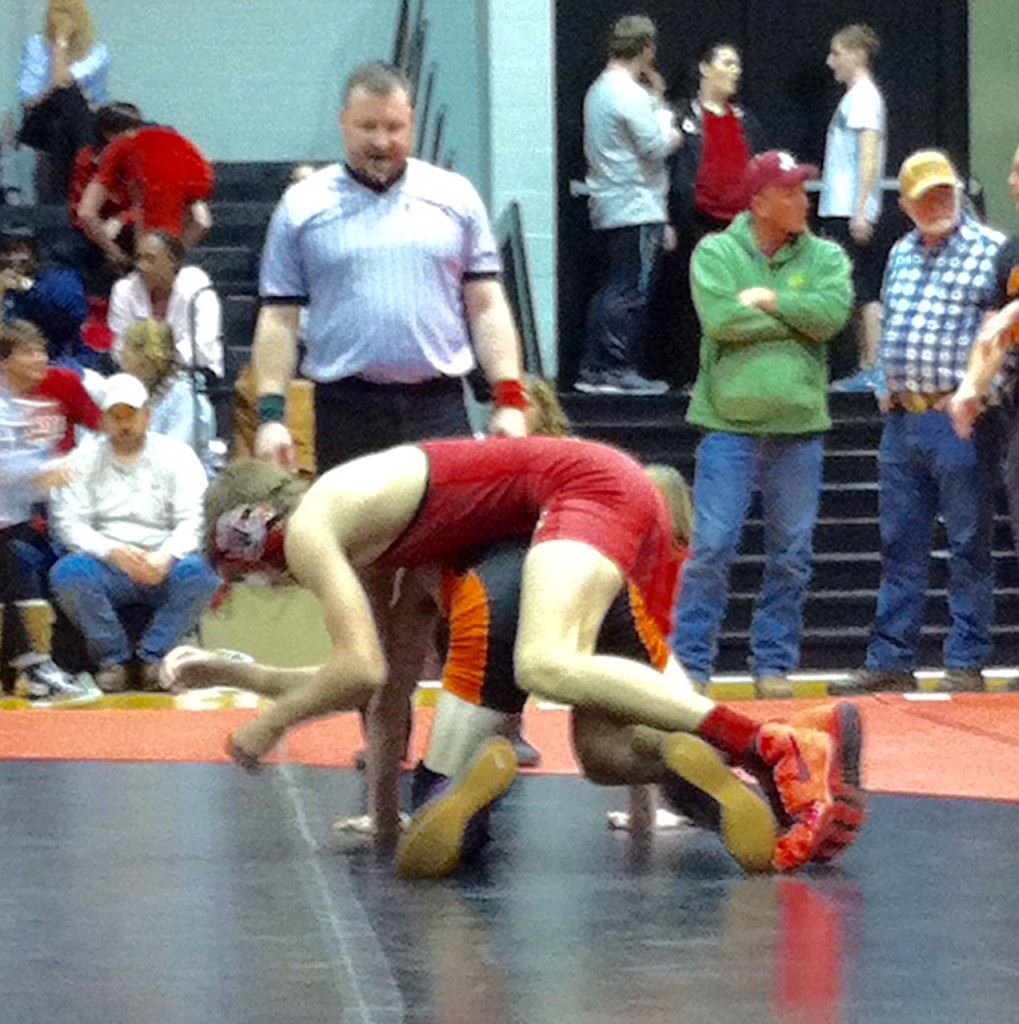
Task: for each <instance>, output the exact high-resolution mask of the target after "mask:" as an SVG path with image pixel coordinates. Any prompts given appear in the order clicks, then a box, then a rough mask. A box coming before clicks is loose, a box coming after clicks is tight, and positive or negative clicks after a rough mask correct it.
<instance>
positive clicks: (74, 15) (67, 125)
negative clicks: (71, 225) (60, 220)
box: [18, 0, 110, 202]
mask: <svg viewBox="0 0 1019 1024" xmlns="http://www.w3.org/2000/svg"><path fill="white" fill-rule="evenodd" d="M95 36H96V31H95V24H94V23H93V21H92V14H91V12H90V11H89V9H88V7H87V6H86V4H85V3H84V2H83V0H50V2H49V4H47V7H46V20H45V25H44V30H43V32H42V33H40V34H38V35H34V36H30V37H29V38H28V39H27V40H26V41H25V45H24V47H23V49H22V52H21V70H20V72H19V74H18V95H19V97H20V99H21V103H22V106H23V108H24V112H25V115H24V120H23V122H22V126H21V131H20V133H19V135H18V141H19V142H21V143H22V144H23V145H25V146H30V147H31V148H32V149H35V150H37V151H38V152H39V153H41V154H45V156H44V159H43V161H42V163H41V166H40V168H39V170H40V173H39V189H38V191H39V198H40V200H42V201H44V202H45V201H53V200H59V199H63V198H65V197H66V196H67V188H68V181H69V178H70V174H71V167H72V165H73V163H74V155H75V153H77V151H78V150H79V149H80V148H81V147H82V146H86V145H88V144H89V143H90V142H91V141H92V138H93V134H94V131H95V115H94V114H93V108H94V107H95V106H96V105H97V104H100V103H104V102H105V101H106V76H107V73H108V71H109V66H110V52H109V49H108V48H107V47H106V45H105V44H104V43H100V42H97V41H96V37H95Z"/></svg>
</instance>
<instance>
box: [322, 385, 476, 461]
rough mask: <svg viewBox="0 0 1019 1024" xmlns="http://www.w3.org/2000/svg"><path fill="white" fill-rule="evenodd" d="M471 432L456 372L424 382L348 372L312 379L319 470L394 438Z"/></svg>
mask: <svg viewBox="0 0 1019 1024" xmlns="http://www.w3.org/2000/svg"><path fill="white" fill-rule="evenodd" d="M470 434H471V428H470V423H469V421H468V419H467V410H466V408H465V406H464V393H463V382H462V381H461V380H460V378H459V377H441V378H438V379H436V380H430V381H425V382H424V383H422V384H374V383H370V382H369V381H364V380H358V379H357V378H355V377H348V378H346V379H344V380H338V381H332V382H330V383H327V384H316V385H315V460H316V464H317V467H318V471H319V473H324V472H325V471H326V470H327V469H332V467H333V466H338V465H339V464H340V463H341V462H347V461H348V460H349V459H354V458H357V457H358V456H359V455H367V454H368V453H370V452H377V451H382V450H383V449H385V448H392V447H393V446H395V445H398V444H412V443H413V442H415V441H427V440H428V439H429V438H433V437H470Z"/></svg>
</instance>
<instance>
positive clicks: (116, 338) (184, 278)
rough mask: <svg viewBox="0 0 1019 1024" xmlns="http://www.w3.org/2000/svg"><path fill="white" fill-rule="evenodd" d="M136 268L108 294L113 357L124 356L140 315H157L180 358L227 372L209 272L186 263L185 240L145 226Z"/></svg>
mask: <svg viewBox="0 0 1019 1024" xmlns="http://www.w3.org/2000/svg"><path fill="white" fill-rule="evenodd" d="M136 252H137V256H136V258H135V267H136V268H137V269H136V270H134V271H133V272H132V273H130V274H128V275H127V277H122V278H121V279H120V280H119V281H118V282H117V283H116V284H115V285H114V286H113V291H112V292H111V293H110V309H109V313H108V317H107V319H108V322H109V326H110V330H111V331H112V332H113V357H114V359H116V360H117V361H118V362H120V361H121V353H122V351H123V348H124V335H125V333H126V332H127V329H128V327H130V326H131V324H133V323H135V322H136V321H138V320H159V321H162V322H163V323H166V324H168V325H169V327H170V330H171V331H172V332H173V340H174V345H175V348H176V352H177V362H178V363H179V364H180V365H181V366H183V367H186V368H187V369H191V368H199V369H208V370H211V371H212V372H213V373H214V374H215V375H216V376H217V377H222V376H223V340H222V336H221V335H222V310H221V308H220V303H219V296H218V295H217V294H216V292H215V291H214V290H213V288H212V281H211V280H210V279H209V275H208V274H206V273H205V271H204V270H202V269H201V267H185V266H184V265H183V264H184V253H185V249H184V245H183V243H182V242H181V240H180V239H179V238H177V237H176V236H175V235H172V234H170V232H168V231H161V230H160V231H146V232H145V233H144V234H143V235H141V236H140V237H139V238H138V241H137V243H136Z"/></svg>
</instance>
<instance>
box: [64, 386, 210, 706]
mask: <svg viewBox="0 0 1019 1024" xmlns="http://www.w3.org/2000/svg"><path fill="white" fill-rule="evenodd" d="M102 411H103V424H102V425H103V434H102V435H99V436H97V437H95V438H93V439H90V440H89V441H87V442H86V443H84V444H82V445H81V446H80V447H79V448H78V449H77V450H76V451H75V452H74V453H73V455H72V456H71V457H70V463H71V465H72V467H73V470H72V473H71V483H70V484H69V485H68V486H66V487H64V488H62V489H61V490H59V491H58V492H56V493H55V495H54V498H53V505H52V520H53V529H54V532H55V534H56V536H57V538H58V539H59V540H60V542H61V543H62V544H63V545H64V546H65V547H66V548H67V549H68V551H69V553H68V554H67V555H65V556H64V557H63V558H61V559H60V560H59V561H58V562H57V563H56V564H55V565H54V566H53V568H52V570H51V571H50V584H51V586H52V589H53V594H54V596H55V597H56V600H57V602H58V603H59V605H60V607H61V608H62V609H63V611H64V613H65V614H66V615H67V617H68V618H69V619H70V620H71V621H72V622H73V623H74V625H75V626H77V627H78V629H79V630H80V631H81V633H82V634H83V635H84V637H85V638H86V642H87V645H88V649H89V654H90V656H91V657H92V659H93V660H94V662H95V664H96V666H97V668H98V673H97V675H96V682H97V683H98V685H99V687H100V689H103V690H106V691H107V692H115V691H118V690H123V689H126V688H128V686H129V685H131V684H132V683H134V684H135V685H140V687H141V688H143V689H148V688H150V687H152V688H154V687H155V686H156V682H157V676H158V669H159V663H160V661H161V660H162V657H163V655H164V654H165V653H166V652H167V651H168V650H169V649H170V648H171V647H173V646H174V645H175V644H176V643H178V642H179V640H180V638H181V637H182V636H183V635H184V634H185V633H187V632H188V631H189V630H191V629H192V628H193V627H194V625H195V623H196V622H197V620H198V617H199V616H200V615H201V612H202V610H203V608H205V606H206V605H207V604H208V602H209V599H210V598H211V597H212V595H213V593H215V591H216V589H217V588H218V586H219V580H218V578H217V576H216V574H215V573H214V572H213V570H212V568H211V567H210V566H209V564H208V562H206V560H205V559H204V558H203V557H202V556H201V555H200V554H198V550H199V544H200V537H201V529H202V499H203V496H204V494H205V488H206V477H205V471H204V470H203V469H202V465H201V463H200V462H199V460H198V457H197V456H196V455H195V453H194V452H193V451H192V450H191V448H190V447H189V446H188V445H186V444H184V442H183V441H177V440H175V439H173V438H170V437H164V436H162V435H160V434H154V433H151V432H149V430H148V424H149V396H148V392H147V391H146V390H145V385H144V384H142V382H141V381H140V380H138V379H137V378H136V377H132V376H131V375H130V374H126V373H120V374H117V375H115V376H113V377H111V378H110V379H109V380H108V381H107V382H106V390H105V393H104V395H103V401H102ZM138 604H141V605H147V606H149V607H150V608H151V609H152V610H153V614H152V618H151V620H150V622H149V624H148V626H147V628H146V629H145V631H144V632H143V634H142V636H141V638H140V639H139V640H138V643H137V645H136V646H135V648H134V649H133V650H132V646H131V644H130V641H129V639H128V634H127V631H126V630H125V628H124V625H123V623H122V621H121V618H120V616H119V615H118V611H119V610H120V609H122V608H124V607H125V606H127V605H138ZM132 663H134V664H135V665H136V666H137V667H138V668H139V669H140V678H138V679H132V678H131V673H130V669H131V665H132Z"/></svg>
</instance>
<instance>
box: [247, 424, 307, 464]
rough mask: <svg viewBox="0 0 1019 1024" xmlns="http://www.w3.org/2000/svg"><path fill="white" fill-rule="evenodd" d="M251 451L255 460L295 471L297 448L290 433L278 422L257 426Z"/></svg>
mask: <svg viewBox="0 0 1019 1024" xmlns="http://www.w3.org/2000/svg"><path fill="white" fill-rule="evenodd" d="M253 450H254V453H255V458H256V459H265V460H266V461H267V462H276V463H279V465H281V466H282V467H283V468H284V469H289V470H291V471H293V470H295V469H297V446H296V445H295V444H294V439H293V437H291V436H290V431H289V430H287V428H286V427H285V426H284V425H283V424H282V423H279V422H278V421H275V420H273V421H270V422H268V423H261V424H259V427H258V430H256V431H255V443H254V445H253Z"/></svg>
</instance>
